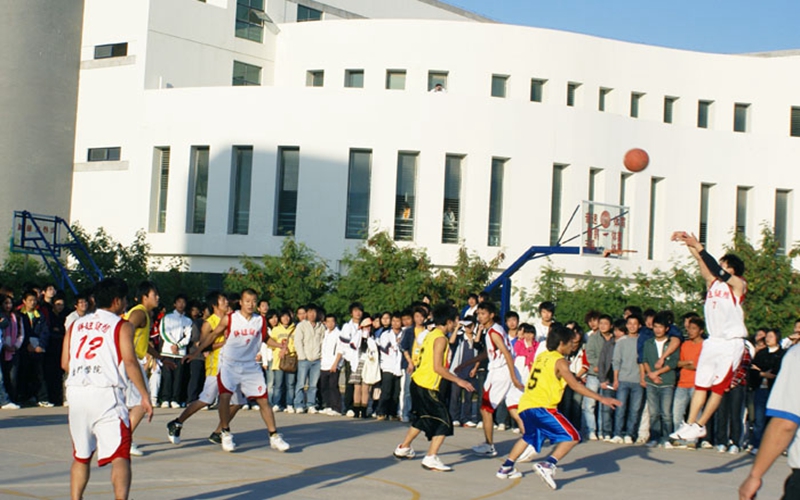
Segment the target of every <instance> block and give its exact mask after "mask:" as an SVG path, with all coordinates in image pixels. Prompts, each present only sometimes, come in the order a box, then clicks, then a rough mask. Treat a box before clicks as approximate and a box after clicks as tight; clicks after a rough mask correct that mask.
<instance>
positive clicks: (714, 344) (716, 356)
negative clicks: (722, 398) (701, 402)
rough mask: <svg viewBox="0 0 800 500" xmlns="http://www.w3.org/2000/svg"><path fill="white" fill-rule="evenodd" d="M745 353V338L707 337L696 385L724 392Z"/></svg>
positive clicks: (698, 361)
mask: <svg viewBox="0 0 800 500" xmlns="http://www.w3.org/2000/svg"><path fill="white" fill-rule="evenodd" d="M743 353H744V339H718V338H713V337H712V338H709V339H706V340H705V341H704V342H703V349H702V350H701V351H700V359H698V360H697V371H696V372H695V374H694V386H695V387H696V388H698V389H702V390H709V389H710V390H711V391H712V392H716V393H717V394H723V393H724V392H725V391H726V390H727V389H728V388H729V387H730V385H731V380H732V379H733V372H735V371H736V370H737V369H738V368H739V363H741V362H742V354H743Z"/></svg>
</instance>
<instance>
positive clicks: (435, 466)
mask: <svg viewBox="0 0 800 500" xmlns="http://www.w3.org/2000/svg"><path fill="white" fill-rule="evenodd" d="M422 468H423V469H426V470H432V471H436V472H450V471H452V470H453V468H452V467H450V466H448V465H445V464H443V463H442V461H441V460H439V455H428V456H426V457H425V458H423V459H422Z"/></svg>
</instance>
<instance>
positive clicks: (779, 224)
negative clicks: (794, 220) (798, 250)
mask: <svg viewBox="0 0 800 500" xmlns="http://www.w3.org/2000/svg"><path fill="white" fill-rule="evenodd" d="M790 193H791V191H786V190H783V189H778V190H777V191H775V241H776V242H777V243H778V254H779V255H786V251H787V250H788V244H789V232H788V231H789V195H790Z"/></svg>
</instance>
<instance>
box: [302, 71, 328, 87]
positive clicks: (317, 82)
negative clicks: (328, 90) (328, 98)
mask: <svg viewBox="0 0 800 500" xmlns="http://www.w3.org/2000/svg"><path fill="white" fill-rule="evenodd" d="M324 84H325V72H324V71H323V70H321V69H320V70H314V71H308V72H306V87H322V86H323V85H324Z"/></svg>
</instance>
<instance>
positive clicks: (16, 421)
mask: <svg viewBox="0 0 800 500" xmlns="http://www.w3.org/2000/svg"><path fill="white" fill-rule="evenodd" d="M67 423H68V419H67V415H66V414H61V415H37V416H36V417H30V416H27V415H19V416H13V417H10V418H4V419H2V420H0V429H14V428H26V429H30V428H31V427H45V426H49V425H66V424H67Z"/></svg>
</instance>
